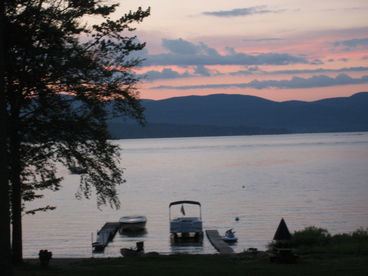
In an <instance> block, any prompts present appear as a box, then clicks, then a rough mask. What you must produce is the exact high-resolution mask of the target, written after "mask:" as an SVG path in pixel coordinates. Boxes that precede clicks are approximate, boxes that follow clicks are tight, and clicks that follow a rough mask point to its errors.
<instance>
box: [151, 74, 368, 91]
mask: <svg viewBox="0 0 368 276" xmlns="http://www.w3.org/2000/svg"><path fill="white" fill-rule="evenodd" d="M362 83H368V75H366V76H363V77H361V78H352V77H350V76H348V75H346V74H340V75H338V76H336V77H335V78H332V77H329V76H326V75H317V76H312V77H310V78H300V77H293V78H292V79H290V80H264V81H258V80H253V81H251V82H248V83H230V84H228V83H226V84H207V85H185V86H156V87H152V88H151V89H178V90H189V89H208V88H213V89H216V88H230V87H238V88H253V89H266V88H278V89H296V88H316V87H328V86H336V85H349V84H362Z"/></svg>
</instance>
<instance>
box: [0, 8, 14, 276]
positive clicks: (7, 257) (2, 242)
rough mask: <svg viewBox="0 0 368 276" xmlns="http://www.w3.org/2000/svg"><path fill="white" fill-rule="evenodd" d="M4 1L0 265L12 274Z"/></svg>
mask: <svg viewBox="0 0 368 276" xmlns="http://www.w3.org/2000/svg"><path fill="white" fill-rule="evenodd" d="M4 12H5V11H4V3H3V2H2V1H1V2H0V129H1V131H0V248H1V250H0V267H1V268H2V273H3V274H4V275H12V265H11V249H10V212H9V178H8V155H7V141H8V135H7V128H8V123H7V122H8V120H7V112H6V100H5V98H6V96H5V86H4V75H5V67H6V66H5V59H4V57H5V55H4V14H5V13H4Z"/></svg>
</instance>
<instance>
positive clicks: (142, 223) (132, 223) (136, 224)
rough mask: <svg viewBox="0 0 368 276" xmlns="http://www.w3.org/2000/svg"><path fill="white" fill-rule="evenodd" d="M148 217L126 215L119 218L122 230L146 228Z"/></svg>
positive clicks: (129, 230) (134, 230)
mask: <svg viewBox="0 0 368 276" xmlns="http://www.w3.org/2000/svg"><path fill="white" fill-rule="evenodd" d="M146 222H147V218H146V217H145V216H125V217H121V218H120V219H119V223H120V229H121V230H122V231H128V232H136V231H143V230H144V229H145V228H146Z"/></svg>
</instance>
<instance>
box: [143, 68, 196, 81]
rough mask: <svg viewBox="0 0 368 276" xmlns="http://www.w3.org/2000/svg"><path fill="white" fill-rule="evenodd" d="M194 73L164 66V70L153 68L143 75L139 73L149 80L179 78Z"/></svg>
mask: <svg viewBox="0 0 368 276" xmlns="http://www.w3.org/2000/svg"><path fill="white" fill-rule="evenodd" d="M191 76H192V75H191V74H189V73H188V72H184V73H179V72H176V71H174V70H172V69H170V68H164V69H163V70H162V71H157V70H151V71H148V72H146V73H145V74H143V75H138V77H143V78H145V79H147V80H149V81H153V80H158V79H177V78H187V77H191Z"/></svg>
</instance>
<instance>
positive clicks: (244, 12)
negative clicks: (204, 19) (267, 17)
mask: <svg viewBox="0 0 368 276" xmlns="http://www.w3.org/2000/svg"><path fill="white" fill-rule="evenodd" d="M282 11H283V10H270V9H268V8H267V6H254V7H250V8H242V9H232V10H225V11H210V12H203V13H202V14H204V15H210V16H218V17H234V16H249V15H253V14H264V13H279V12H282Z"/></svg>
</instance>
